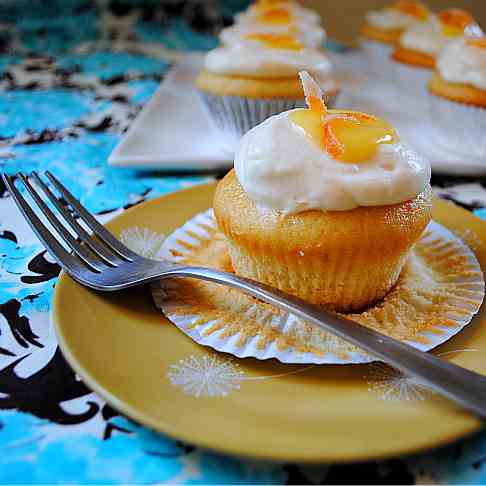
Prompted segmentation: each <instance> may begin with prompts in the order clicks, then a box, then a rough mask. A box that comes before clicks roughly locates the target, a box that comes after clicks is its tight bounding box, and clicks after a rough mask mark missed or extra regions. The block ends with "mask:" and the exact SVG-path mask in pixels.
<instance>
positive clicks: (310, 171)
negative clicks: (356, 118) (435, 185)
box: [235, 110, 430, 213]
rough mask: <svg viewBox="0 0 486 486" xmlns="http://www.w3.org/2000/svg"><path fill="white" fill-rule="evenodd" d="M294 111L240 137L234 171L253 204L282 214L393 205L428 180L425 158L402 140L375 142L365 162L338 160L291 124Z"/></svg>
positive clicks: (403, 199)
mask: <svg viewBox="0 0 486 486" xmlns="http://www.w3.org/2000/svg"><path fill="white" fill-rule="evenodd" d="M292 111H294V110H292ZM292 111H287V112H284V113H281V114H279V115H276V116H273V117H271V118H269V119H267V120H266V121H265V122H263V123H262V124H261V125H258V126H256V127H255V128H253V129H251V130H250V131H249V132H247V133H246V134H245V135H244V136H243V138H242V139H241V142H240V146H239V148H238V151H237V153H236V157H235V170H236V174H237V176H238V180H239V181H240V183H241V185H242V187H243V189H244V191H245V192H246V193H247V195H248V196H249V197H250V198H251V199H253V200H254V201H255V203H256V204H257V205H259V206H262V207H267V208H271V209H276V210H279V211H283V212H285V213H298V212H301V211H305V210H308V209H321V210H330V211H347V210H351V209H354V208H356V207H358V206H383V205H389V204H397V203H399V202H402V201H406V200H408V199H411V198H413V197H415V196H416V195H417V194H420V193H421V192H422V191H423V190H424V188H425V187H426V185H427V184H428V182H429V180H430V165H429V162H428V161H427V160H426V159H424V158H423V157H421V156H420V155H419V154H417V153H416V152H414V151H413V150H412V149H411V148H410V147H408V146H407V145H405V144H404V143H402V142H398V143H395V144H390V145H388V144H382V145H379V148H378V150H377V153H376V156H375V157H374V158H373V159H372V160H369V161H367V162H361V163H359V164H349V163H343V162H339V161H337V160H335V159H334V158H332V157H331V156H330V155H329V154H328V153H326V152H324V151H322V150H321V149H320V148H319V147H318V146H317V145H315V144H314V143H313V142H312V141H310V140H309V139H308V138H307V136H306V135H305V134H304V133H303V132H302V130H300V129H299V128H298V127H296V126H295V124H294V123H293V122H292V121H291V120H290V118H289V115H290V113H292Z"/></svg>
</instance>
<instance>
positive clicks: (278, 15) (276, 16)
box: [257, 6, 292, 25]
mask: <svg viewBox="0 0 486 486" xmlns="http://www.w3.org/2000/svg"><path fill="white" fill-rule="evenodd" d="M257 20H258V22H262V23H264V24H277V25H280V24H289V23H291V22H292V14H291V13H290V12H289V11H288V10H287V9H285V8H281V7H278V6H277V7H274V8H268V9H263V11H262V12H261V13H260V14H259V15H258V17H257Z"/></svg>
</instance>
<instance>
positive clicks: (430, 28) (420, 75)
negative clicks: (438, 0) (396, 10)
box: [392, 8, 479, 96]
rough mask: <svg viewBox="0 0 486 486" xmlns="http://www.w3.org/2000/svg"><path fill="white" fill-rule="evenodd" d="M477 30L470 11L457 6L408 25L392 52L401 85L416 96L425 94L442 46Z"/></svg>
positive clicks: (396, 74) (395, 70)
mask: <svg viewBox="0 0 486 486" xmlns="http://www.w3.org/2000/svg"><path fill="white" fill-rule="evenodd" d="M478 30H479V27H478V26H477V24H476V23H475V21H474V19H473V17H472V16H471V14H469V13H468V12H466V11H465V10H462V9H457V8H452V9H448V10H443V11H442V12H440V13H439V14H438V15H437V16H432V17H430V19H429V21H428V22H425V23H420V24H415V25H412V26H411V27H409V28H408V29H407V30H406V31H405V32H404V33H403V34H402V35H401V36H400V39H399V41H398V43H397V46H396V48H395V50H394V52H393V53H392V59H393V61H394V62H393V65H394V72H395V77H396V78H397V81H398V82H399V84H400V85H401V87H402V88H403V89H404V90H406V92H408V93H409V94H412V95H413V96H421V95H423V94H425V87H426V84H427V81H428V79H429V78H430V74H431V71H432V70H433V69H434V66H435V61H436V59H437V57H438V55H439V53H440V52H441V51H442V49H444V47H445V46H446V45H447V44H448V43H449V42H450V41H451V40H453V39H454V38H457V37H462V36H464V35H465V33H468V32H474V31H478Z"/></svg>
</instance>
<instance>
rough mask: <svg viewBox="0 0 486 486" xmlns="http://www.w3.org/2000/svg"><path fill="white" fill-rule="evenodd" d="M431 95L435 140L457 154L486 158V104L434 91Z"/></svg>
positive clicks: (431, 121) (431, 113)
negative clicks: (460, 100) (471, 103)
mask: <svg viewBox="0 0 486 486" xmlns="http://www.w3.org/2000/svg"><path fill="white" fill-rule="evenodd" d="M428 98H429V119H430V125H431V129H432V130H431V131H432V133H433V136H434V141H435V142H436V143H437V144H438V145H440V146H442V147H444V148H446V149H448V150H449V151H450V152H453V153H455V154H457V155H460V156H464V157H468V156H469V157H473V158H476V159H481V160H482V161H483V162H486V108H481V107H476V106H471V105H466V104H464V103H459V102H456V101H449V100H446V99H445V98H441V97H440V96H436V95H433V94H431V95H430V96H429V97H428Z"/></svg>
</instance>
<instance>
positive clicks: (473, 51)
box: [437, 37, 486, 90]
mask: <svg viewBox="0 0 486 486" xmlns="http://www.w3.org/2000/svg"><path fill="white" fill-rule="evenodd" d="M437 70H438V72H439V74H440V75H441V77H442V78H444V79H445V80H446V81H449V82H451V83H461V84H469V85H471V86H474V87H475V88H478V89H483V90H486V37H478V38H461V39H457V40H455V41H453V42H451V43H450V44H449V45H448V46H447V47H446V48H445V49H444V50H443V51H442V53H441V55H440V56H439V59H438V60H437Z"/></svg>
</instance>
